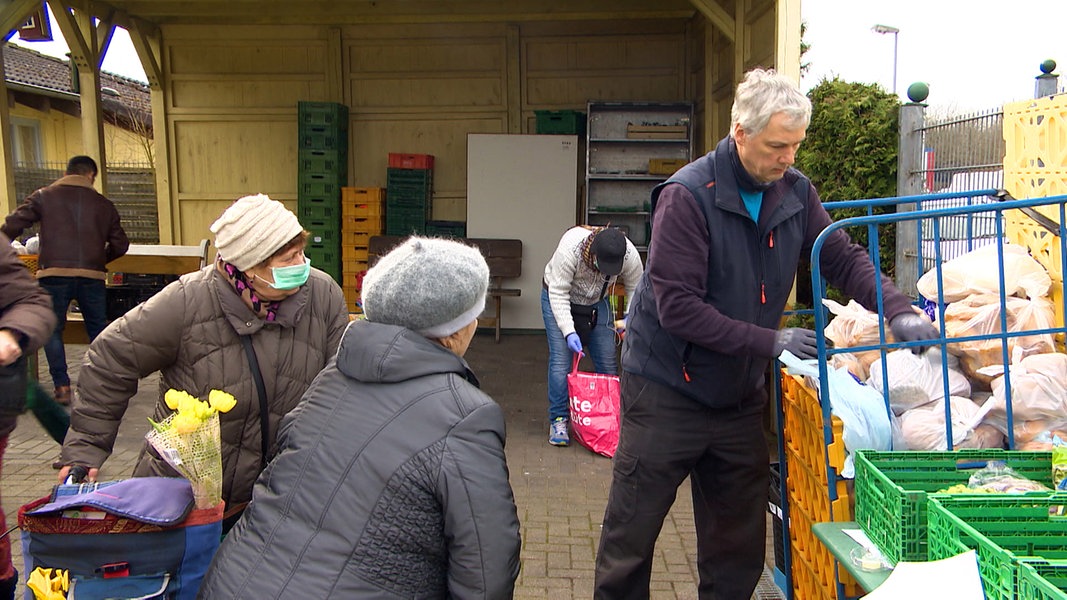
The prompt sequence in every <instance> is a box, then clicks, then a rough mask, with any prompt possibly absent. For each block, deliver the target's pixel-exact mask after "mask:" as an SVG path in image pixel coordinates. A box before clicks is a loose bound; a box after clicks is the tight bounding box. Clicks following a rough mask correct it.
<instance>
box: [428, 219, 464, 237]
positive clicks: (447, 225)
mask: <svg viewBox="0 0 1067 600" xmlns="http://www.w3.org/2000/svg"><path fill="white" fill-rule="evenodd" d="M426 235H431V236H434V237H445V238H462V237H466V236H467V222H466V221H426Z"/></svg>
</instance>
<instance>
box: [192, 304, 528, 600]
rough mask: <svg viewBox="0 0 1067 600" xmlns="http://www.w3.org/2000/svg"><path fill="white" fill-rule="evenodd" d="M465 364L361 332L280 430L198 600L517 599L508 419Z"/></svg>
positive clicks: (415, 343) (436, 350) (434, 349)
mask: <svg viewBox="0 0 1067 600" xmlns="http://www.w3.org/2000/svg"><path fill="white" fill-rule="evenodd" d="M476 386H477V380H476V379H475V378H474V376H473V374H471V373H470V371H469V370H468V368H467V364H466V362H465V361H464V360H463V359H462V358H460V357H458V356H456V355H455V354H453V353H452V352H450V351H449V350H447V349H446V348H444V347H443V346H441V345H439V344H437V343H435V342H431V341H430V340H428V339H426V338H424V337H422V336H420V335H418V334H416V333H414V332H412V331H410V330H408V329H404V328H401V327H396V326H393V325H382V324H375V323H369V322H367V321H357V322H354V323H352V324H351V325H350V326H349V328H348V330H347V331H346V333H345V336H344V339H342V341H341V347H340V349H339V350H338V352H337V360H336V364H331V365H329V366H328V367H326V369H325V370H323V372H322V373H321V374H320V375H319V377H318V379H316V380H315V382H314V383H313V384H312V386H311V388H310V389H309V390H308V393H307V395H306V396H305V397H304V401H303V402H301V404H300V406H299V407H297V409H296V410H294V411H293V412H292V413H290V414H289V415H288V416H287V417H286V418H285V420H284V421H283V423H282V430H281V432H280V433H279V438H278V441H279V452H278V455H277V456H276V457H275V459H274V460H273V461H272V462H271V464H270V465H269V466H268V467H267V469H266V470H265V471H264V472H263V474H262V476H260V478H259V481H257V482H256V487H255V490H254V492H253V496H252V504H251V505H249V507H248V510H247V511H246V512H245V514H244V516H243V517H242V518H241V520H240V521H239V522H238V523H237V525H236V526H235V527H234V528H233V530H231V531H230V533H229V535H227V536H226V539H225V540H224V541H223V543H222V546H221V547H220V548H219V551H218V554H216V556H215V560H214V562H213V563H212V565H211V569H210V570H209V571H208V574H207V576H206V577H205V579H204V582H203V585H202V586H201V588H200V598H252V599H255V600H265V599H266V598H346V599H351V598H492V599H498V598H510V597H511V595H512V592H513V588H514V583H515V578H516V577H517V576H518V572H519V546H520V543H519V521H518V516H517V515H516V509H515V502H514V498H513V496H512V491H511V485H510V484H509V483H508V469H507V463H506V460H505V456H504V437H505V435H504V416H503V413H502V411H501V410H500V407H499V406H498V405H497V404H496V403H495V402H493V400H492V399H491V398H489V397H488V396H486V395H485V394H484V393H482V392H481V391H479V390H478V388H477V387H476Z"/></svg>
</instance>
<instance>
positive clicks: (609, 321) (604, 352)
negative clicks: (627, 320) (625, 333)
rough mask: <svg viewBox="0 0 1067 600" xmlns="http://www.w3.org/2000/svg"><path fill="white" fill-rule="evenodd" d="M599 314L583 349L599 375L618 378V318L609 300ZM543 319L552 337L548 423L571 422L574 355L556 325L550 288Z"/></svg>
mask: <svg viewBox="0 0 1067 600" xmlns="http://www.w3.org/2000/svg"><path fill="white" fill-rule="evenodd" d="M597 313H598V314H599V317H600V318H599V319H598V320H597V324H596V327H595V328H593V333H592V335H590V340H589V344H588V346H586V347H585V348H583V350H584V351H585V353H586V354H588V355H589V357H590V358H592V359H593V366H594V368H595V369H596V372H597V373H606V374H608V375H616V374H618V364H617V363H616V361H615V317H614V313H612V312H611V306H610V305H609V303H608V299H607V298H605V299H603V300H601V301H600V304H598V305H597ZM541 316H542V317H543V318H544V320H545V334H546V335H547V336H548V420H549V421H553V420H555V419H556V418H557V417H563V418H566V419H569V418H570V407H569V406H568V400H567V398H568V394H567V374H568V373H570V372H571V369H572V368H573V367H574V353H573V352H571V350H570V348H568V347H567V339H566V338H564V337H563V332H562V331H560V328H559V325H556V317H555V315H553V314H552V306H551V305H550V304H549V302H548V290H546V289H542V290H541Z"/></svg>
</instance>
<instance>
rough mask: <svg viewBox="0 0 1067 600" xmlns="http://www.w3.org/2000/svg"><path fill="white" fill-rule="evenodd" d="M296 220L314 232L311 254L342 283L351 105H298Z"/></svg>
mask: <svg viewBox="0 0 1067 600" xmlns="http://www.w3.org/2000/svg"><path fill="white" fill-rule="evenodd" d="M297 120H298V123H299V126H298V130H299V136H300V140H299V167H298V168H299V171H298V173H297V196H296V204H297V216H298V217H299V218H300V224H301V225H303V226H304V229H306V230H308V231H309V232H311V237H310V239H309V240H308V245H307V256H308V258H309V259H311V264H312V266H314V267H316V268H318V269H321V270H322V271H325V272H326V273H328V274H329V275H330V276H331V277H333V278H334V279H335V280H336V281H337V282H338V283H342V280H341V188H342V187H343V186H344V185H345V184H346V183H347V181H348V107H347V106H345V105H343V104H337V103H334V102H300V103H298V104H297Z"/></svg>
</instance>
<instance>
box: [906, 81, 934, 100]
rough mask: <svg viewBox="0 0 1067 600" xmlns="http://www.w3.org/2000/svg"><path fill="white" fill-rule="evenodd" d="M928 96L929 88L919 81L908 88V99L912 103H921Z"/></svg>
mask: <svg viewBox="0 0 1067 600" xmlns="http://www.w3.org/2000/svg"><path fill="white" fill-rule="evenodd" d="M929 96H930V86H929V85H927V84H925V83H923V82H921V81H916V82H915V83H913V84H911V85H909V86H908V99H909V100H911V101H912V102H916V103H921V102H923V101H924V100H926V98H927V97H929Z"/></svg>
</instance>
